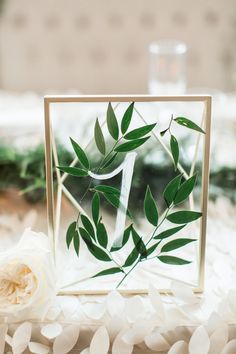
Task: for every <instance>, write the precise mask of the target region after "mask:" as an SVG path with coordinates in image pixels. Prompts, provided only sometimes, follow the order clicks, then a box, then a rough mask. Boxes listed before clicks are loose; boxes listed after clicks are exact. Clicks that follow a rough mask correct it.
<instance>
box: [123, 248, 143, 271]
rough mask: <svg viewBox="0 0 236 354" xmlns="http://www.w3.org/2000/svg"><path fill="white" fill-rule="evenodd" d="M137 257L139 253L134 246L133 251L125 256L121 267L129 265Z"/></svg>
mask: <svg viewBox="0 0 236 354" xmlns="http://www.w3.org/2000/svg"><path fill="white" fill-rule="evenodd" d="M138 257H139V253H138V251H137V248H136V247H134V249H133V251H132V252H131V253H130V254H129V255H128V257H127V258H126V261H125V263H124V265H123V267H130V266H131V265H132V264H134V262H135V261H136V260H137V259H138Z"/></svg>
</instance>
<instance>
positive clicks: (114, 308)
mask: <svg viewBox="0 0 236 354" xmlns="http://www.w3.org/2000/svg"><path fill="white" fill-rule="evenodd" d="M124 306H125V300H124V298H123V296H121V295H120V293H118V291H111V292H110V293H109V294H108V295H107V308H108V311H109V313H110V315H111V316H115V315H121V314H122V313H123V312H124Z"/></svg>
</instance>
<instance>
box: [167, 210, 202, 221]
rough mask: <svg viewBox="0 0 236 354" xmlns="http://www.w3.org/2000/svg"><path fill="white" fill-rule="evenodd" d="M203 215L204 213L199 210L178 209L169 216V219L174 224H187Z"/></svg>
mask: <svg viewBox="0 0 236 354" xmlns="http://www.w3.org/2000/svg"><path fill="white" fill-rule="evenodd" d="M201 216H202V213H199V212H197V211H189V210H182V211H176V212H175V213H172V214H170V215H168V216H167V220H169V221H170V222H172V223H174V224H187V223H189V222H192V221H194V220H197V219H199V218H200V217H201Z"/></svg>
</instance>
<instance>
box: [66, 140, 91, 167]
mask: <svg viewBox="0 0 236 354" xmlns="http://www.w3.org/2000/svg"><path fill="white" fill-rule="evenodd" d="M70 141H71V144H72V146H73V149H74V151H75V153H76V155H77V157H78V159H79V161H80V163H81V165H83V167H84V168H85V169H86V170H88V169H89V167H90V166H89V160H88V158H87V155H86V153H85V151H84V150H83V149H82V148H81V147H80V146H79V144H78V143H76V142H75V141H74V140H73V139H72V138H70Z"/></svg>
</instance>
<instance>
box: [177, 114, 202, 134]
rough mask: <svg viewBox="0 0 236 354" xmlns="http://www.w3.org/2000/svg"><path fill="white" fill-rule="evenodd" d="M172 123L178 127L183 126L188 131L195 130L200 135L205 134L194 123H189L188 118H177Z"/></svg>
mask: <svg viewBox="0 0 236 354" xmlns="http://www.w3.org/2000/svg"><path fill="white" fill-rule="evenodd" d="M174 121H175V122H176V123H178V124H180V125H183V126H184V127H187V128H189V129H193V130H196V131H198V132H200V133H203V134H205V132H204V130H202V128H200V127H199V126H198V125H197V124H196V123H194V122H193V121H191V120H190V119H188V118H185V117H177V118H175V119H174Z"/></svg>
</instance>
